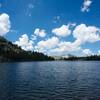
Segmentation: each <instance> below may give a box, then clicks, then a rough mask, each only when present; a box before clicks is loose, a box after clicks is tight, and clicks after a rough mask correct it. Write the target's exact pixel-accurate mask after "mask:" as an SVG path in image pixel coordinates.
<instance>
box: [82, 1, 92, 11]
mask: <svg viewBox="0 0 100 100" xmlns="http://www.w3.org/2000/svg"><path fill="white" fill-rule="evenodd" d="M91 4H92V1H91V0H84V3H83V6H82V8H81V11H82V12H88V11H89V10H90V9H89V7H90V5H91Z"/></svg>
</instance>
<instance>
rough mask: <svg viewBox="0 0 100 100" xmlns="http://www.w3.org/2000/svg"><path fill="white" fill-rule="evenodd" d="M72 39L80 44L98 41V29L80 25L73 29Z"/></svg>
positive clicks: (99, 34)
mask: <svg viewBox="0 0 100 100" xmlns="http://www.w3.org/2000/svg"><path fill="white" fill-rule="evenodd" d="M73 37H75V38H76V39H77V40H78V41H79V42H80V44H83V43H85V42H90V43H93V42H96V41H100V29H99V28H97V27H95V26H87V25H85V24H80V25H78V26H76V28H75V29H74V31H73Z"/></svg>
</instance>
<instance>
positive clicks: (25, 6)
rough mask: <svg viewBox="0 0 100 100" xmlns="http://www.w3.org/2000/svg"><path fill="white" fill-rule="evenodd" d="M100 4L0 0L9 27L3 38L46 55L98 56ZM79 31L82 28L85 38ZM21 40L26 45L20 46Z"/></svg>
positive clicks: (92, 0)
mask: <svg viewBox="0 0 100 100" xmlns="http://www.w3.org/2000/svg"><path fill="white" fill-rule="evenodd" d="M99 4H100V0H77V1H76V0H0V13H1V14H3V13H5V14H7V15H8V16H9V21H10V24H11V25H10V29H9V31H8V32H6V33H5V35H3V36H4V37H6V38H7V39H8V40H10V41H12V42H13V43H16V44H17V45H19V46H21V47H22V49H25V50H35V51H39V52H43V53H45V54H48V55H58V56H66V55H67V54H69V53H70V54H74V55H84V54H86V55H90V54H98V53H100V40H99V38H100V36H99V35H100V30H99V28H100V21H99V18H100V7H99ZM94 27H95V28H94ZM78 28H80V30H82V29H83V33H86V34H85V35H86V36H85V35H84V34H83V33H82V32H79V30H77V29H78ZM64 29H65V31H62V30H64ZM84 30H86V31H84ZM89 30H92V31H89ZM70 31H71V32H70ZM74 31H75V32H74ZM59 32H60V33H59ZM77 33H78V35H79V34H81V33H82V34H81V37H86V38H87V40H86V39H83V38H81V37H80V36H76V34H77ZM92 33H93V34H92ZM90 34H91V35H92V36H91V35H90ZM88 35H90V38H89V36H88ZM96 35H98V36H96ZM33 37H35V39H32V38H33ZM93 37H94V38H93ZM24 38H25V39H24ZM79 38H80V39H79ZM88 38H89V39H88ZM21 40H22V41H21ZM24 40H26V41H25V43H26V45H25V44H23V43H21V42H23V41H24ZM79 40H80V41H81V42H80V43H79ZM50 41H51V42H55V43H51V42H50ZM77 41H78V43H75V42H77ZM82 41H83V43H82ZM69 42H70V43H69ZM49 43H50V47H48V45H49ZM58 44H59V45H58ZM64 44H65V45H64ZM44 45H45V46H44ZM73 45H74V46H75V47H74V46H73ZM30 46H31V47H30ZM46 46H47V47H46ZM28 47H29V48H28ZM73 47H74V48H73ZM68 48H69V49H71V50H68Z"/></svg>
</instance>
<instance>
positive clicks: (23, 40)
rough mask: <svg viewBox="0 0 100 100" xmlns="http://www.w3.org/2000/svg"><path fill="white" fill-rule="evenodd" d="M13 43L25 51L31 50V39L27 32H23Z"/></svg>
mask: <svg viewBox="0 0 100 100" xmlns="http://www.w3.org/2000/svg"><path fill="white" fill-rule="evenodd" d="M14 44H16V45H18V46H20V47H21V48H22V49H24V50H26V51H32V50H33V41H31V40H29V37H28V36H27V34H23V35H22V36H21V37H20V38H19V40H18V41H16V42H15V43H14Z"/></svg>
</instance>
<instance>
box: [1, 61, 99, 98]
mask: <svg viewBox="0 0 100 100" xmlns="http://www.w3.org/2000/svg"><path fill="white" fill-rule="evenodd" d="M0 100H100V62H99V61H89V62H88V61H83V62H81V61H78V62H71V61H69V62H64V61H60V62H57V61H54V62H19V63H18V62H16V63H0Z"/></svg>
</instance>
